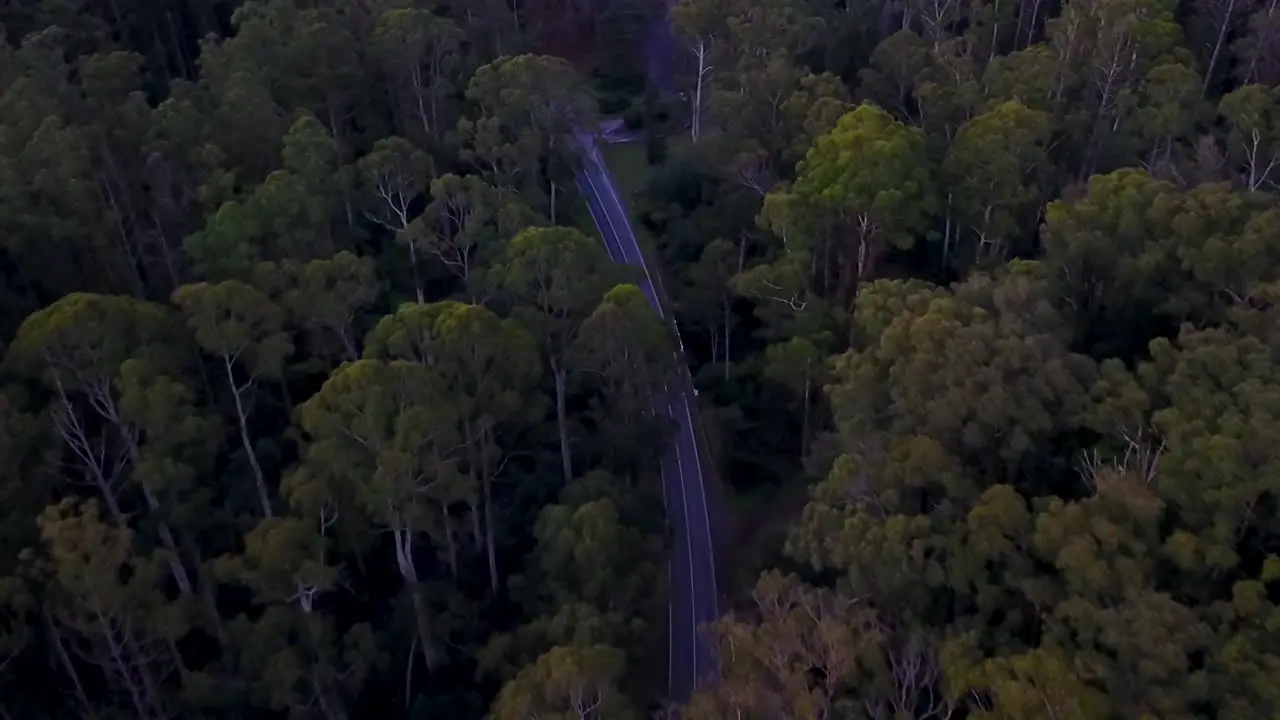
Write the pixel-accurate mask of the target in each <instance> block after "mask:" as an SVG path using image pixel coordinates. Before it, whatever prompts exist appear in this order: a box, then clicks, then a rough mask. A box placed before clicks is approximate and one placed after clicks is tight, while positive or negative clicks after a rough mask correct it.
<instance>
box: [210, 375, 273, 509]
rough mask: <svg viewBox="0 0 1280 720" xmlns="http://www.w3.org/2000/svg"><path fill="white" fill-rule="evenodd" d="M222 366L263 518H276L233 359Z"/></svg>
mask: <svg viewBox="0 0 1280 720" xmlns="http://www.w3.org/2000/svg"><path fill="white" fill-rule="evenodd" d="M222 366H223V367H224V368H226V371H227V382H228V383H230V385H231V397H232V398H233V399H234V400H235V402H236V420H237V422H238V424H239V426H240V444H241V445H243V446H244V451H245V453H246V454H247V455H248V456H249V466H250V467H251V468H253V478H254V481H255V482H256V483H257V485H258V502H259V503H261V504H262V515H263V517H268V518H269V517H274V513H272V512H271V496H270V495H269V494H268V493H267V478H266V475H264V474H263V472H262V466H261V465H259V464H258V454H257V453H256V452H254V450H253V440H251V439H250V438H249V418H248V413H247V412H245V409H244V402H243V401H242V400H241V398H240V393H241V391H242V388H241V387H240V386H238V385H236V378H235V375H234V373H232V372H231V358H230V357H228V356H226V355H223V356H222Z"/></svg>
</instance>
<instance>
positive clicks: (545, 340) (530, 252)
mask: <svg viewBox="0 0 1280 720" xmlns="http://www.w3.org/2000/svg"><path fill="white" fill-rule="evenodd" d="M609 267H610V265H609V260H608V257H607V256H606V255H605V253H604V250H603V249H602V248H601V247H600V246H599V245H598V244H596V243H595V241H593V240H591V239H590V238H588V237H587V236H586V235H583V234H582V233H580V232H578V231H577V230H572V229H569V228H529V229H527V230H524V231H522V232H521V233H520V234H519V235H516V236H515V237H514V238H512V239H511V242H510V243H508V244H507V247H506V249H505V251H504V253H503V256H502V259H501V260H499V262H498V264H497V265H496V266H495V267H494V270H493V273H494V281H495V284H496V285H497V286H498V287H499V288H501V289H502V291H503V292H504V293H505V294H506V295H507V296H508V297H509V298H511V300H513V301H514V302H515V303H516V305H517V307H516V312H517V313H519V316H520V317H522V318H523V319H525V320H526V325H527V327H529V328H530V329H531V330H532V331H533V332H534V333H536V334H537V335H538V337H539V338H540V340H541V345H542V351H543V353H544V356H545V357H546V358H547V364H548V366H549V368H550V370H551V377H552V381H553V383H554V384H555V401H556V425H557V428H558V431H559V436H560V460H561V466H562V469H563V471H564V481H565V482H566V483H568V482H569V481H571V480H572V479H573V462H572V455H571V451H570V447H569V418H568V409H567V407H566V400H567V396H568V377H569V370H570V368H569V363H570V362H571V357H572V356H571V353H570V348H572V347H573V344H574V340H575V338H576V337H577V336H578V333H579V330H580V328H581V327H582V323H583V321H584V320H585V319H586V318H587V316H588V315H589V314H590V313H591V311H592V309H593V308H594V307H595V306H596V303H597V302H598V301H599V298H600V297H601V296H602V295H604V289H605V288H607V287H609V285H608V271H607V268H609Z"/></svg>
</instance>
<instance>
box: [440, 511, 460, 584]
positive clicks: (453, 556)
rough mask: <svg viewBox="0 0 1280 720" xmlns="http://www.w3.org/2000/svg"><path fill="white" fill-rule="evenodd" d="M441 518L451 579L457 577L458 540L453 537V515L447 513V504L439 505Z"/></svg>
mask: <svg viewBox="0 0 1280 720" xmlns="http://www.w3.org/2000/svg"><path fill="white" fill-rule="evenodd" d="M440 515H441V520H442V522H443V523H444V542H445V547H446V548H448V552H449V571H450V573H451V574H452V575H453V579H454V580H457V579H458V541H457V540H456V539H455V538H454V537H453V516H452V515H450V514H449V506H448V505H444V504H441V505H440Z"/></svg>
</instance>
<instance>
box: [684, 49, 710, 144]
mask: <svg viewBox="0 0 1280 720" xmlns="http://www.w3.org/2000/svg"><path fill="white" fill-rule="evenodd" d="M710 52H711V48H710V46H709V44H708V43H707V41H706V40H703V39H702V38H699V39H698V42H697V44H696V45H694V46H693V55H694V57H696V58H697V59H698V77H697V82H696V83H695V85H694V90H693V100H692V103H691V110H692V113H691V114H692V116H693V117H692V119H691V121H690V124H689V139H690V140H691V141H692V142H695V143H696V142H698V138H699V137H701V135H702V89H703V86H704V85H706V82H707V77H708V76H709V75H710V74H711V65H709V64H708V63H707V60H708V55H709V54H710Z"/></svg>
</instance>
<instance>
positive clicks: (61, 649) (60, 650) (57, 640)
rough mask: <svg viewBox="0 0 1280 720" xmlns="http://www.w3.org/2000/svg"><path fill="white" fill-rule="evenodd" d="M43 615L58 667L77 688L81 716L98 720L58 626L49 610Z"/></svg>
mask: <svg viewBox="0 0 1280 720" xmlns="http://www.w3.org/2000/svg"><path fill="white" fill-rule="evenodd" d="M42 613H43V615H44V621H45V625H46V627H47V629H48V631H49V637H50V638H51V639H52V641H53V651H54V655H55V656H56V657H57V659H58V665H60V666H62V669H63V671H64V672H66V673H67V678H68V679H70V680H71V686H72V687H74V688H75V696H76V703H77V704H78V705H79V706H80V715H81V716H82V717H84V718H90V719H92V720H97V717H98V712H97V710H95V709H94V706H93V704H91V703H90V702H89V696H88V695H87V694H86V693H85V691H84V683H82V682H81V681H80V673H79V671H77V670H76V666H75V663H73V662H71V656H70V655H68V654H67V648H66V646H64V645H63V644H62V635H61V633H59V632H58V626H57V625H55V624H54V622H53V617H52V616H50V615H49V610H48V608H44V609H43V610H42Z"/></svg>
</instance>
